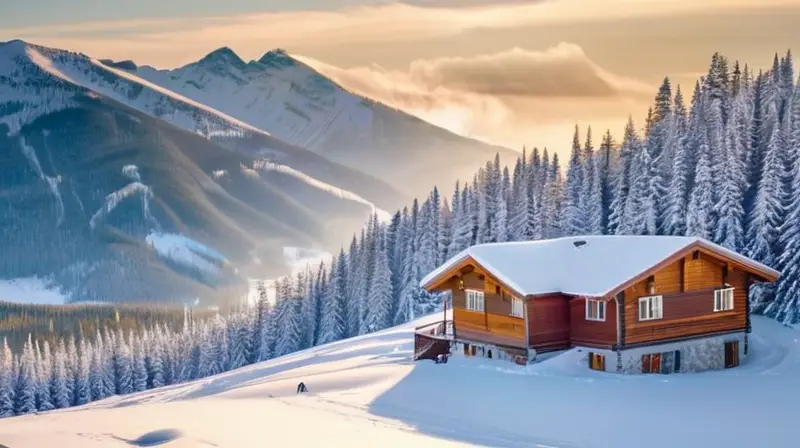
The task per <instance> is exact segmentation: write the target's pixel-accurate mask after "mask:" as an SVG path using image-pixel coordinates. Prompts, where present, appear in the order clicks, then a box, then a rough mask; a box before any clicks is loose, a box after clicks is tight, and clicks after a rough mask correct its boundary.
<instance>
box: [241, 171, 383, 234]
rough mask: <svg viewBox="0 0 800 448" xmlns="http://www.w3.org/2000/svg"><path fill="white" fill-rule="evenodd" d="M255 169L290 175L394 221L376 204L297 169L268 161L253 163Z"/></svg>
mask: <svg viewBox="0 0 800 448" xmlns="http://www.w3.org/2000/svg"><path fill="white" fill-rule="evenodd" d="M253 169H255V170H261V171H267V172H269V171H275V172H278V173H283V174H288V175H290V176H292V177H295V178H297V179H300V180H302V181H303V182H305V183H307V184H308V185H311V186H312V187H315V188H318V189H320V190H322V191H325V192H328V193H330V194H332V195H334V196H336V197H338V198H340V199H345V200H349V201H354V202H358V203H360V204H364V205H366V206H368V207H370V208H371V209H372V212H373V213H377V214H378V219H380V220H381V221H382V222H389V221H391V220H392V215H391V213H389V212H387V211H385V210H381V209H379V208H377V207H376V206H375V204H373V203H372V202H370V201H368V200H366V199H364V198H362V197H361V196H359V195H357V194H355V193H353V192H352V191H348V190H344V189H341V188H339V187H336V186H333V185H331V184H328V183H325V182H323V181H321V180H319V179H315V178H313V177H311V176H309V175H307V174H305V173H301V172H300V171H297V170H296V169H294V168H292V167H290V166H286V165H280V164H277V163H274V162H270V161H268V160H257V161H255V162H254V163H253Z"/></svg>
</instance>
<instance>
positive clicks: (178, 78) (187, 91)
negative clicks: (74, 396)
mask: <svg viewBox="0 0 800 448" xmlns="http://www.w3.org/2000/svg"><path fill="white" fill-rule="evenodd" d="M106 63H107V64H109V66H110V67H115V68H119V70H125V71H128V72H129V73H131V74H135V75H137V76H139V77H140V78H143V79H146V80H148V81H150V82H152V83H154V84H157V85H159V86H161V87H164V88H167V89H169V90H170V91H172V92H175V93H177V94H179V95H182V96H184V97H187V98H191V99H192V100H194V101H197V102H198V103H202V104H204V105H207V106H210V107H213V108H214V109H216V110H218V111H220V112H223V113H224V114H226V115H228V116H230V117H235V118H236V119H238V120H241V121H242V122H244V123H247V124H249V125H251V126H253V127H255V128H258V129H261V130H263V131H266V132H269V133H270V134H271V135H272V136H274V137H277V138H279V139H281V140H283V141H286V142H288V143H291V144H294V145H297V146H301V147H303V148H307V149H309V150H311V151H314V152H316V153H318V154H321V155H324V156H325V157H327V158H329V159H330V160H332V161H336V162H339V163H342V164H344V165H346V166H349V167H351V168H354V169H357V170H359V171H362V172H366V173H370V174H372V175H375V176H377V177H378V178H380V179H386V180H387V181H388V182H389V183H390V184H391V185H392V186H394V187H395V188H397V189H399V190H401V191H403V192H405V193H407V194H409V195H415V196H418V195H425V194H427V193H428V192H429V191H430V189H431V188H432V187H433V185H435V184H438V185H452V184H453V183H454V182H455V180H456V178H459V177H460V178H462V179H464V178H465V177H467V176H469V177H471V176H472V175H473V174H474V172H475V171H476V169H477V168H478V167H479V166H481V165H482V164H483V163H485V161H486V160H489V159H490V158H492V157H493V156H494V154H495V153H496V152H499V153H500V154H501V158H506V157H512V158H516V153H514V152H513V151H510V150H508V149H506V148H502V147H496V146H491V145H488V144H484V143H481V142H478V141H475V140H471V139H467V138H463V137H460V136H458V135H456V134H453V133H451V132H449V131H446V130H444V129H441V128H438V127H435V126H433V125H431V124H429V123H426V122H424V121H422V120H420V119H417V118H415V117H413V116H411V115H408V114H406V113H404V112H402V111H399V110H397V109H392V108H389V107H386V106H384V105H382V104H379V103H376V102H375V101H372V100H370V99H368V98H364V97H361V96H358V95H355V94H353V93H350V92H348V91H346V90H345V89H343V88H342V87H341V86H339V85H337V84H336V83H334V82H333V81H331V80H330V79H329V78H327V77H325V76H324V75H323V74H321V73H318V72H317V71H315V70H314V69H312V68H311V67H309V66H308V65H306V64H304V63H302V62H300V61H299V60H297V59H296V58H293V57H292V56H290V55H289V54H287V53H286V52H285V51H283V50H273V51H269V52H267V53H266V54H264V56H262V57H261V58H260V59H258V60H253V61H250V62H245V61H243V60H242V59H241V58H240V57H239V56H237V55H236V54H235V53H234V52H233V51H232V50H230V49H229V48H220V49H218V50H215V51H213V52H212V53H210V54H208V55H207V56H206V57H204V58H202V59H201V60H199V61H197V62H195V63H192V64H189V65H186V66H184V67H181V68H177V69H174V70H156V69H154V68H152V67H148V66H141V67H136V66H135V64H133V63H132V62H130V61H125V62H124V63H119V64H114V63H112V62H110V61H107V62H106ZM511 161H513V160H511Z"/></svg>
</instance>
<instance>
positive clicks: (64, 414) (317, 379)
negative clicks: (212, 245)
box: [0, 313, 800, 448]
mask: <svg viewBox="0 0 800 448" xmlns="http://www.w3.org/2000/svg"><path fill="white" fill-rule="evenodd" d="M440 319H441V314H439V313H437V314H434V315H431V316H427V317H424V318H422V319H419V320H417V321H414V322H410V323H408V324H404V325H401V326H399V327H395V328H390V329H388V330H384V331H381V332H377V333H373V334H368V335H364V336H359V337H356V338H351V339H347V340H343V341H339V342H335V343H331V344H327V345H323V346H319V347H315V348H311V349H307V350H303V351H300V352H296V353H293V354H290V355H287V356H283V357H280V358H276V359H273V360H271V361H267V362H264V363H259V364H255V365H251V366H246V367H243V368H240V369H237V370H235V371H231V372H227V373H223V374H220V375H217V376H213V377H209V378H204V379H201V380H197V381H194V382H191V383H185V384H179V385H173V386H167V387H164V388H161V389H157V390H149V391H145V392H141V393H135V394H130V395H125V396H117V397H111V398H109V399H106V400H102V401H99V402H94V403H90V404H88V405H85V406H82V407H77V408H68V409H64V410H60V411H51V412H47V413H42V414H40V415H26V416H21V417H15V418H12V419H3V420H0V434H2V437H0V438H2V443H4V444H8V446H11V447H13V448H39V447H41V446H59V447H63V448H79V447H80V448H84V447H85V448H94V447H101V446H109V444H111V442H110V438H116V439H124V440H128V441H133V440H144V439H147V440H154V439H157V440H162V439H163V440H166V439H167V438H169V439H170V440H171V442H170V446H175V447H180V446H202V445H203V444H209V445H214V446H218V447H243V446H261V445H263V444H264V443H265V440H268V441H269V443H270V444H271V445H274V446H330V445H333V446H348V447H355V446H358V447H361V446H363V447H375V446H381V447H409V446H424V447H451V446H490V447H503V448H522V447H534V448H636V447H640V446H643V445H642V443H643V441H646V446H647V447H648V448H674V447H675V446H680V447H686V448H695V447H697V448H717V447H719V448H751V447H761V446H765V447H767V446H768V447H769V448H794V447H796V441H797V439H796V434H795V432H796V431H794V428H795V427H796V412H794V409H796V406H797V403H798V402H800V389H798V388H797V387H796V378H797V373H798V371H799V370H800V332H798V330H796V329H791V328H788V327H784V326H782V325H780V324H778V323H777V322H775V321H772V320H769V319H766V318H763V317H760V316H754V318H753V333H752V339H751V345H750V353H749V354H748V356H747V357H746V358H744V360H743V363H742V365H741V366H740V367H737V368H735V369H730V370H721V371H709V372H704V373H680V374H671V375H617V374H613V373H606V372H595V371H591V370H589V369H588V368H587V367H586V358H585V356H586V354H585V353H586V352H585V351H579V350H578V349H572V350H568V351H566V352H562V353H561V354H555V355H552V356H550V357H548V358H547V359H543V360H541V361H539V362H537V363H535V364H531V365H528V366H517V365H515V364H513V363H511V362H507V361H498V360H488V359H483V358H464V357H463V356H462V355H459V354H454V355H453V356H452V357H451V358H450V361H449V362H448V363H447V364H439V365H437V364H434V363H433V362H431V361H420V362H412V361H411V356H412V354H413V331H414V327H416V326H419V325H423V324H427V323H432V322H437V321H439V320H440ZM299 381H303V382H304V383H306V385H307V386H308V388H309V392H308V393H305V394H299V395H298V394H296V393H295V389H296V386H297V383H298V382H299ZM731 391H736V393H731ZM220 416H223V418H224V419H225V421H224V424H220V422H219V418H220ZM619 422H624V425H625V428H624V430H620V427H619ZM653 422H658V425H659V428H668V429H669V430H668V431H666V432H665V431H660V430H659V431H656V432H653V426H652V425H653ZM266 424H268V425H269V426H268V429H265V428H267V427H266V426H264V425H266ZM748 428H750V429H748ZM752 428H757V429H758V430H757V431H755V430H752ZM112 436H113V437H112ZM167 436H170V437H167Z"/></svg>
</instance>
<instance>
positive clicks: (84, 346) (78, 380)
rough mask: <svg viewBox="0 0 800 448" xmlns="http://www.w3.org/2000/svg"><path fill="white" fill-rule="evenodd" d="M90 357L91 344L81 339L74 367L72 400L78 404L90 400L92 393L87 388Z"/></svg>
mask: <svg viewBox="0 0 800 448" xmlns="http://www.w3.org/2000/svg"><path fill="white" fill-rule="evenodd" d="M91 358H92V346H91V344H90V343H89V342H88V341H87V340H86V339H82V340H81V343H80V355H79V357H78V363H77V366H76V368H75V373H74V374H75V390H74V394H75V395H74V397H73V402H74V403H75V405H77V406H80V405H84V404H86V403H88V402H90V401H92V394H91V391H90V390H89V368H90V363H91Z"/></svg>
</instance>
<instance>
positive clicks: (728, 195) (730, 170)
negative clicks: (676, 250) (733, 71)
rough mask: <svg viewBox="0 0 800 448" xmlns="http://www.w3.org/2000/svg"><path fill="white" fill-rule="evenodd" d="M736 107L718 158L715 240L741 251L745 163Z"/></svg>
mask: <svg viewBox="0 0 800 448" xmlns="http://www.w3.org/2000/svg"><path fill="white" fill-rule="evenodd" d="M736 109H737V108H736V107H735V106H734V119H731V120H728V124H727V126H726V132H725V144H724V145H723V149H724V152H723V153H722V154H721V158H720V159H719V160H718V161H717V163H718V165H719V177H718V179H720V181H719V183H720V185H719V187H718V193H717V195H718V199H717V201H716V202H715V204H714V214H715V215H716V217H717V223H716V228H715V231H714V241H715V242H716V243H717V244H720V245H722V246H724V247H727V248H728V249H731V250H733V251H736V252H740V251H741V250H742V248H743V244H744V209H743V208H742V201H743V187H744V182H745V177H744V166H743V164H742V159H741V158H740V154H741V149H740V148H739V147H738V145H739V144H741V142H742V140H741V138H740V137H739V134H738V126H737V120H736V113H737V112H736Z"/></svg>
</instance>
